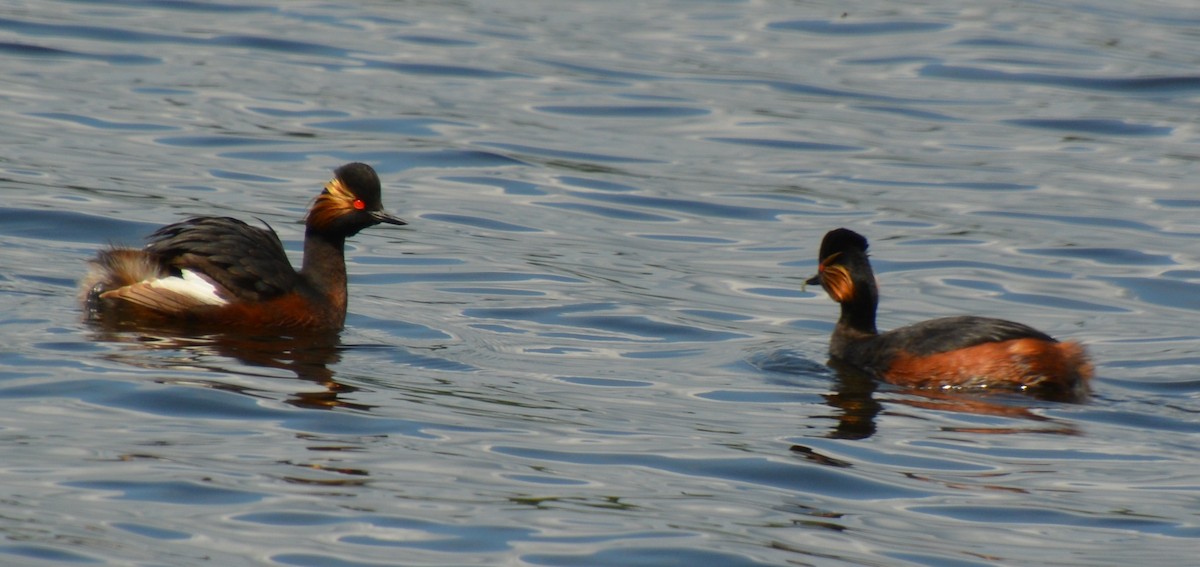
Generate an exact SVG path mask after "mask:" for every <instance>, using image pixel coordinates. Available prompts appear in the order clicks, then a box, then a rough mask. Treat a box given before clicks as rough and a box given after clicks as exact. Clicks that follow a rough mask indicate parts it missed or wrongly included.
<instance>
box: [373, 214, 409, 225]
mask: <svg viewBox="0 0 1200 567" xmlns="http://www.w3.org/2000/svg"><path fill="white" fill-rule="evenodd" d="M372 216H374V217H375V220H376V221H378V222H381V223H386V224H394V225H398V226H402V225H406V224H408V221H406V220H404V219H402V218H399V217H394V216H392V215H389V214H387V213H385V212H383V211H376V212H375V213H373V214H372Z"/></svg>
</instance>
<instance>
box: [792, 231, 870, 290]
mask: <svg viewBox="0 0 1200 567" xmlns="http://www.w3.org/2000/svg"><path fill="white" fill-rule="evenodd" d="M867 246H868V245H867V239H866V238H864V237H863V236H862V235H861V234H859V233H857V232H854V231H853V230H850V229H847V228H838V229H834V230H831V231H829V232H828V233H826V234H825V238H824V239H823V240H822V241H821V253H820V256H819V259H820V263H819V264H818V265H817V275H815V276H813V277H811V278H809V279H808V280H807V281H806V282H804V283H806V284H809V285H816V284H821V287H823V288H825V291H826V293H828V294H829V297H831V298H833V300H834V301H836V302H838V303H847V302H849V301H850V300H852V299H854V298H855V296H856V294H858V293H860V292H867V293H870V294H871V295H872V296H874V295H875V292H874V287H875V286H874V284H875V274H874V272H873V271H872V270H871V264H870V262H869V260H867ZM864 299H870V300H871V301H872V302H873V301H874V297H870V298H864Z"/></svg>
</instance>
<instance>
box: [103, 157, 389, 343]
mask: <svg viewBox="0 0 1200 567" xmlns="http://www.w3.org/2000/svg"><path fill="white" fill-rule="evenodd" d="M379 192H380V187H379V176H378V175H376V174H375V170H374V169H372V168H371V166H369V165H366V164H362V163H351V164H347V165H343V166H342V167H339V168H338V169H337V170H336V171H335V175H334V178H333V180H331V181H330V182H329V183H326V184H325V190H324V191H322V192H321V194H320V195H319V196H318V197H317V198H316V201H315V202H314V203H313V205H312V208H311V209H310V210H309V211H308V217H307V219H306V221H305V231H304V264H303V266H301V268H300V271H298V272H297V271H296V270H295V269H293V268H292V265H291V263H290V262H288V259H287V254H285V253H284V250H283V244H282V243H281V242H280V241H279V236H278V235H276V234H275V231H274V230H272V229H271V228H270V227H269V226H268V227H267V228H265V229H263V228H257V227H253V226H250V225H248V224H246V223H244V222H242V221H240V220H237V219H233V218H229V217H195V218H191V219H188V220H185V221H182V222H178V223H174V224H170V225H167V226H164V227H162V228H160V229H158V230H157V231H155V232H154V233H153V234H151V235H150V237H149V238H148V242H149V243H148V244H147V245H146V247H145V248H143V249H141V250H134V249H130V248H110V249H108V250H104V251H101V252H100V253H99V254H98V255H97V256H96V258H95V259H93V260H92V261H91V270H90V271H89V273H88V275H87V277H86V278H84V280H83V284H82V290H81V295H82V299H83V303H84V310H85V311H86V313H87V315H88V318H89V319H94V320H100V321H104V322H120V323H132V324H148V325H185V326H199V327H204V328H206V329H213V330H226V329H238V330H252V331H259V332H262V331H266V332H272V331H274V332H296V331H310V332H312V331H336V330H338V329H341V328H342V325H343V324H344V323H345V321H346V261H345V250H344V248H345V242H346V237H348V236H353V235H355V234H356V233H358V231H360V230H362V229H364V228H367V227H369V226H374V225H376V224H379V223H388V224H405V222H404V221H403V220H401V219H398V218H396V217H394V216H391V215H389V214H388V213H387V212H385V211H384V210H383V205H382V203H381V202H380V197H379Z"/></svg>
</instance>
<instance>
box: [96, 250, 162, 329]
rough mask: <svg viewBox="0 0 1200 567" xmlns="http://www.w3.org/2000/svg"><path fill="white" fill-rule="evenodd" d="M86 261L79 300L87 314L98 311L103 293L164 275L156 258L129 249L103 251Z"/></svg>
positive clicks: (100, 307)
mask: <svg viewBox="0 0 1200 567" xmlns="http://www.w3.org/2000/svg"><path fill="white" fill-rule="evenodd" d="M89 264H91V266H90V268H89V269H88V273H87V275H86V276H84V278H83V281H82V282H80V285H79V300H80V302H81V303H83V307H84V310H85V311H87V313H88V315H89V317H92V316H95V315H96V314H97V313H98V312H100V311H101V309H102V305H101V301H102V298H101V297H100V296H101V295H102V294H103V293H104V292H107V291H111V290H114V289H119V288H122V287H125V286H127V285H132V284H135V283H137V282H140V281H143V280H147V279H155V278H160V277H162V276H164V275H166V274H165V270H164V269H163V267H162V264H160V263H159V262H158V260H157V259H155V258H154V257H153V256H151V255H149V254H147V253H145V252H143V251H141V250H134V249H132V248H109V249H108V250H102V251H100V253H99V254H97V255H96V257H95V258H94V259H92V260H91V261H90V262H89Z"/></svg>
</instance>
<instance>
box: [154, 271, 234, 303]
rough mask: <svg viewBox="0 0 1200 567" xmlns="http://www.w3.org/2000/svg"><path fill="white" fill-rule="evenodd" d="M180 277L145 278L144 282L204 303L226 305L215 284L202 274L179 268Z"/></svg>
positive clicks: (155, 287)
mask: <svg viewBox="0 0 1200 567" xmlns="http://www.w3.org/2000/svg"><path fill="white" fill-rule="evenodd" d="M180 274H181V275H180V277H175V276H171V277H168V278H159V279H156V280H146V281H145V282H144V283H145V284H146V286H147V287H150V288H152V289H161V290H165V291H173V292H175V293H178V294H179V295H182V296H185V297H189V298H192V299H195V300H196V301H197V302H198V303H201V304H204V305H227V304H229V301H227V300H226V299H225V298H224V297H221V295H220V293H218V292H217V286H215V285H213V284H212V282H210V281H208V279H207V278H205V277H204V276H202V275H200V274H198V273H196V272H193V271H191V270H180Z"/></svg>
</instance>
